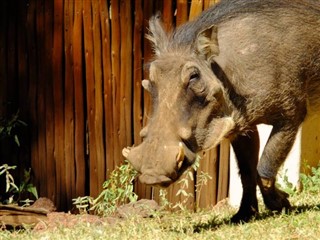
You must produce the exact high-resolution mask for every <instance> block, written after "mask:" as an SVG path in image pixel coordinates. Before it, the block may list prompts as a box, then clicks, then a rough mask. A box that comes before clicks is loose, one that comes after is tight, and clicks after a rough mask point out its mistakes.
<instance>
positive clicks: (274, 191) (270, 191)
mask: <svg viewBox="0 0 320 240" xmlns="http://www.w3.org/2000/svg"><path fill="white" fill-rule="evenodd" d="M259 186H260V190H261V193H262V196H263V201H264V203H265V205H266V207H267V208H268V209H269V210H271V211H277V212H281V211H282V209H286V210H290V209H291V205H290V202H289V200H288V197H289V194H287V193H286V192H284V191H281V190H279V189H278V188H277V187H276V186H275V180H274V179H264V178H261V179H260V181H259Z"/></svg>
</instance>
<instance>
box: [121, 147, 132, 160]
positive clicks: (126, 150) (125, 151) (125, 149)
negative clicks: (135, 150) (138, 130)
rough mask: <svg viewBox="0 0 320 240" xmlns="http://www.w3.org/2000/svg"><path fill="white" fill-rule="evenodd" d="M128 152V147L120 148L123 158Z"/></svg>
mask: <svg viewBox="0 0 320 240" xmlns="http://www.w3.org/2000/svg"><path fill="white" fill-rule="evenodd" d="M129 153H130V148H128V147H127V148H124V149H122V155H123V156H124V157H125V158H127V157H128V155H129Z"/></svg>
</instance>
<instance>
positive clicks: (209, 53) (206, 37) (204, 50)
mask: <svg viewBox="0 0 320 240" xmlns="http://www.w3.org/2000/svg"><path fill="white" fill-rule="evenodd" d="M217 35H218V28H217V26H215V25H213V26H211V27H209V28H207V29H205V30H202V31H201V32H200V33H199V34H198V36H197V39H196V43H195V44H196V49H197V51H198V52H199V53H200V54H201V55H203V56H204V57H205V58H206V59H207V60H208V61H210V60H211V58H213V57H215V56H218V55H219V45H218V36H217Z"/></svg>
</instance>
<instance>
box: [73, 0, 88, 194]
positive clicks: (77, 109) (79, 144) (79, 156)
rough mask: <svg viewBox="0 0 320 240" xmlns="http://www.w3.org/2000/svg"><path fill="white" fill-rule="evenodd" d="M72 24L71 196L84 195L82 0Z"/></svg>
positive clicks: (75, 6) (77, 3)
mask: <svg viewBox="0 0 320 240" xmlns="http://www.w3.org/2000/svg"><path fill="white" fill-rule="evenodd" d="M74 3H75V5H74V24H73V32H72V34H73V36H72V38H73V76H74V131H75V132H74V134H75V135H74V140H75V146H74V151H75V153H74V154H75V159H74V160H75V162H74V163H75V166H74V167H75V172H76V175H75V188H74V192H73V197H77V196H84V195H85V182H86V180H87V179H86V175H85V167H86V164H85V144H86V143H85V139H86V138H85V108H84V106H85V104H84V103H85V101H84V86H85V83H84V79H83V68H84V66H83V55H84V51H83V37H82V36H83V21H82V11H83V7H82V0H79V1H75V2H74Z"/></svg>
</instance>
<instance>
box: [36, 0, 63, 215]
mask: <svg viewBox="0 0 320 240" xmlns="http://www.w3.org/2000/svg"><path fill="white" fill-rule="evenodd" d="M63 6H64V1H54V6H53V8H54V22H53V29H54V30H53V53H52V68H53V73H52V75H53V105H54V160H55V165H56V167H55V168H56V181H55V185H56V191H57V198H56V201H55V204H56V207H57V209H60V210H67V204H66V199H67V197H66V184H65V183H66V174H65V167H64V162H65V158H64V104H63V102H64V100H63V82H64V81H63V79H64V77H63V66H62V64H61V63H62V62H63V16H64V12H63ZM30 80H31V79H30Z"/></svg>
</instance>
